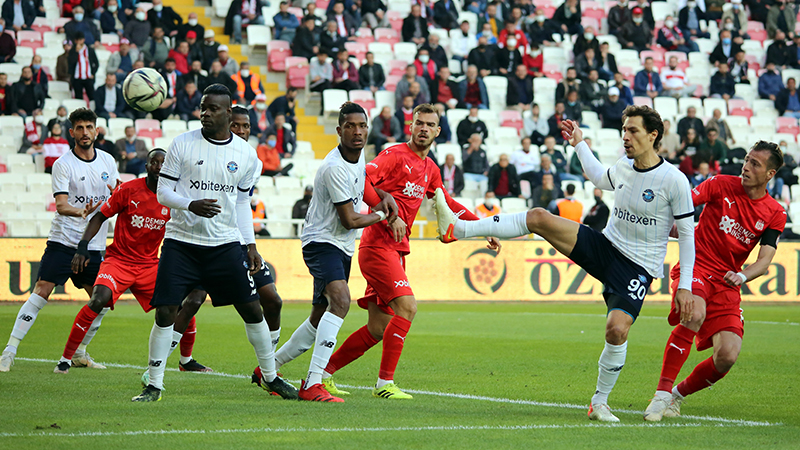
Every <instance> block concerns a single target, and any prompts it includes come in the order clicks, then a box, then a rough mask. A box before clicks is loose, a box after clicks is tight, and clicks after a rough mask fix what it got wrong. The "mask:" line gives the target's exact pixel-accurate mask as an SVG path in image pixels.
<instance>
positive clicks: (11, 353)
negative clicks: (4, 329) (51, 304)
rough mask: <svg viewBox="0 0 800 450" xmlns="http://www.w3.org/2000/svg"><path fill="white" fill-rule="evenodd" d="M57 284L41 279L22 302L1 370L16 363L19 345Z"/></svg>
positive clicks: (2, 360) (9, 368) (2, 357)
mask: <svg viewBox="0 0 800 450" xmlns="http://www.w3.org/2000/svg"><path fill="white" fill-rule="evenodd" d="M54 287H55V284H53V283H50V282H48V281H43V280H39V281H37V282H36V285H35V286H34V288H33V292H32V293H31V295H30V297H28V300H26V301H25V303H23V304H22V307H21V308H20V309H19V313H18V314H17V319H16V320H15V321H14V328H12V329H11V336H10V337H9V338H8V345H6V348H5V350H3V354H2V355H1V356H0V372H8V371H9V370H11V366H13V365H14V357H15V356H16V355H17V347H19V344H20V343H21V342H22V340H23V339H25V335H26V334H28V330H30V329H31V327H33V324H34V322H36V317H37V316H38V315H39V311H41V310H42V308H44V305H46V304H47V299H48V298H49V297H50V293H51V292H53V288H54Z"/></svg>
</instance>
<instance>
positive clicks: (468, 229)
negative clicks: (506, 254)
mask: <svg viewBox="0 0 800 450" xmlns="http://www.w3.org/2000/svg"><path fill="white" fill-rule="evenodd" d="M528 234H531V231H530V230H528V212H527V211H523V212H519V213H515V214H498V215H496V216H492V217H487V218H485V219H481V220H457V221H456V223H455V225H454V226H453V236H455V237H456V238H458V239H463V238H470V237H484V236H493V237H497V238H516V237H520V236H525V235H528Z"/></svg>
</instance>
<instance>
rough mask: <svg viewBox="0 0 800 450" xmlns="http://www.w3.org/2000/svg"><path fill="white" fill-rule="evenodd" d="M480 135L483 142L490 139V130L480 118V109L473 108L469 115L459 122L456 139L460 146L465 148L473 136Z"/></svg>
mask: <svg viewBox="0 0 800 450" xmlns="http://www.w3.org/2000/svg"><path fill="white" fill-rule="evenodd" d="M476 133H477V134H479V135H480V136H481V138H482V139H483V140H486V139H487V138H488V137H489V128H488V127H487V126H486V124H485V123H484V122H483V121H482V120H481V119H479V118H478V107H477V106H473V107H472V108H470V110H469V115H468V116H467V117H465V118H464V119H463V120H462V121H461V122H459V124H458V127H457V128H456V139H457V140H458V145H460V146H464V145H465V144H467V141H469V137H470V136H472V135H473V134H476Z"/></svg>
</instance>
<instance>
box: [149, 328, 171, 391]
mask: <svg viewBox="0 0 800 450" xmlns="http://www.w3.org/2000/svg"><path fill="white" fill-rule="evenodd" d="M171 342H172V325H170V326H168V327H160V326H158V325H157V324H153V329H152V330H150V360H149V362H148V367H149V368H150V384H151V385H152V386H153V387H155V388H158V389H164V370H166V368H167V356H168V355H169V345H170V343H171Z"/></svg>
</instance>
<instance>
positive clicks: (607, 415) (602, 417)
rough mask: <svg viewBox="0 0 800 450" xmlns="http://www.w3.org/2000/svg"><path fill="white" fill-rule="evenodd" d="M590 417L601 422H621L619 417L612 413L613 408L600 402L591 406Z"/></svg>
mask: <svg viewBox="0 0 800 450" xmlns="http://www.w3.org/2000/svg"><path fill="white" fill-rule="evenodd" d="M589 419H590V420H599V421H600V422H610V423H619V418H617V416H615V415H614V414H612V413H611V408H609V407H608V405H606V404H605V403H598V404H596V405H592V406H590V407H589Z"/></svg>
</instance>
